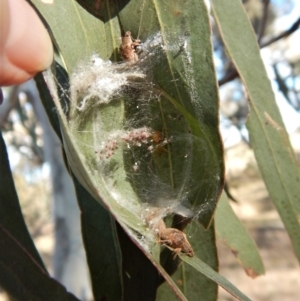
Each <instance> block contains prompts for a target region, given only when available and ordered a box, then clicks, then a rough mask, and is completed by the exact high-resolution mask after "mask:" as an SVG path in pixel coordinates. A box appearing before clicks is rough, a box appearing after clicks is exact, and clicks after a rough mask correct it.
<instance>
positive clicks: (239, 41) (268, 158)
mask: <svg viewBox="0 0 300 301" xmlns="http://www.w3.org/2000/svg"><path fill="white" fill-rule="evenodd" d="M212 9H213V12H214V16H215V18H216V21H217V23H218V26H219V29H220V32H221V35H222V38H223V41H224V43H225V45H226V48H227V50H228V53H229V55H230V56H231V58H232V60H233V62H234V64H235V66H236V68H237V70H238V73H239V74H240V77H241V79H242V81H243V83H244V84H245V87H246V89H247V92H248V96H249V100H250V101H249V103H250V116H249V119H248V121H247V128H248V130H249V133H250V141H251V145H252V147H253V150H254V154H255V157H256V160H257V162H258V166H259V169H260V171H261V173H262V176H263V178H264V182H265V184H266V186H267V189H268V191H269V194H270V196H271V198H272V200H273V202H274V204H275V206H276V208H277V210H278V212H279V214H280V216H281V219H282V221H283V223H284V225H285V227H286V230H287V232H288V234H289V236H290V238H291V240H292V244H293V247H294V250H295V253H296V256H297V258H298V261H300V225H299V221H298V217H299V214H300V202H299V195H300V185H299V184H300V172H299V167H298V163H297V160H296V156H295V154H294V151H293V149H292V147H291V144H290V141H289V137H288V135H287V133H286V130H285V126H284V124H283V121H282V118H281V115H280V113H279V110H278V107H277V105H276V102H275V98H274V94H273V91H272V88H271V84H270V81H269V79H268V77H267V73H266V70H265V67H264V64H263V61H262V59H261V56H260V53H259V48H258V45H257V42H256V36H255V35H254V32H253V29H252V27H251V24H250V22H249V20H248V18H247V16H246V13H245V11H244V9H243V7H242V3H241V1H239V0H234V1H226V2H224V1H220V0H212Z"/></svg>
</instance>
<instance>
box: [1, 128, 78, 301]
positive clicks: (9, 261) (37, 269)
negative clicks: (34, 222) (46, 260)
mask: <svg viewBox="0 0 300 301" xmlns="http://www.w3.org/2000/svg"><path fill="white" fill-rule="evenodd" d="M0 166H1V172H0V178H1V185H0V250H1V252H0V269H1V273H0V285H1V287H3V288H4V289H5V290H7V291H8V292H9V294H11V295H12V296H14V297H16V298H18V299H19V300H33V301H37V300H45V301H46V300H70V301H71V300H74V301H75V300H78V299H77V298H75V297H74V296H73V295H72V294H69V293H67V291H66V289H65V288H64V287H63V286H62V285H61V284H59V283H58V282H56V281H55V280H54V279H52V278H51V277H50V276H49V274H48V272H47V270H46V268H45V266H44V264H43V262H42V260H41V258H40V255H39V253H38V252H37V250H36V248H35V246H34V243H33V241H32V239H31V237H30V235H29V233H28V230H27V227H26V225H25V222H24V219H23V216H22V213H21V208H20V205H19V201H18V196H17V193H16V190H15V187H14V182H13V178H12V175H11V171H10V167H9V162H8V157H7V153H6V147H5V144H4V141H3V138H2V134H1V133H0ZM28 275H30V277H29V276H28Z"/></svg>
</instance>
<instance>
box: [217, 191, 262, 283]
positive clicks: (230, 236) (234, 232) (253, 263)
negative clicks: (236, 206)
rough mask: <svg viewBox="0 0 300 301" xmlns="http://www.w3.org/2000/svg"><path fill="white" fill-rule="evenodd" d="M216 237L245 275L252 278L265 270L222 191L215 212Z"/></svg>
mask: <svg viewBox="0 0 300 301" xmlns="http://www.w3.org/2000/svg"><path fill="white" fill-rule="evenodd" d="M215 223H216V232H217V237H218V239H220V240H221V241H222V242H223V243H225V244H226V245H227V246H228V247H229V248H230V249H231V251H232V252H233V254H234V255H235V256H236V257H237V259H238V261H239V263H240V264H241V265H242V267H243V268H244V269H245V271H246V273H247V275H249V276H250V277H252V278H255V277H256V276H259V275H262V274H264V272H265V269H264V265H263V262H262V259H261V257H260V255H259V253H258V250H257V247H256V245H255V243H254V241H253V239H252V238H251V237H250V235H249V234H248V232H247V231H246V229H245V228H244V227H243V225H242V223H241V222H240V220H239V219H238V218H237V216H236V215H235V213H234V212H233V210H232V208H231V207H230V205H229V203H228V200H227V197H226V195H225V194H224V193H223V194H222V196H221V199H220V201H219V203H218V206H217V210H216V214H215Z"/></svg>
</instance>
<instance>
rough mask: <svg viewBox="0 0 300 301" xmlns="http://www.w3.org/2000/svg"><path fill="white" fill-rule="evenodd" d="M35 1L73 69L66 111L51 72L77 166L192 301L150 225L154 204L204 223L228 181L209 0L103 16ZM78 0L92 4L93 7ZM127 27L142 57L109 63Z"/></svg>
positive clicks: (120, 9) (108, 5)
mask: <svg viewBox="0 0 300 301" xmlns="http://www.w3.org/2000/svg"><path fill="white" fill-rule="evenodd" d="M32 2H33V3H34V4H35V5H36V7H37V8H38V10H39V11H40V12H41V13H42V15H43V17H44V18H45V20H46V22H47V23H48V25H49V27H50V28H51V31H52V34H53V36H54V39H55V44H56V45H57V46H58V49H59V55H60V57H61V61H62V62H63V65H64V67H65V69H66V71H67V72H68V73H69V76H70V81H71V82H70V84H71V99H70V103H71V107H70V114H69V116H68V118H66V117H65V116H64V112H63V109H62V108H61V104H60V99H59V97H58V95H57V94H56V83H55V80H57V79H55V78H53V75H52V74H51V73H49V72H47V73H45V78H46V80H47V84H48V86H49V87H50V90H51V93H52V96H53V97H54V101H55V103H56V106H57V112H58V115H59V118H60V123H61V133H62V137H63V144H64V149H65V152H66V156H67V159H68V163H69V165H70V167H71V169H72V171H73V173H74V174H75V176H76V178H77V179H78V180H79V182H80V183H81V185H82V186H83V187H84V188H85V189H86V190H87V191H88V192H89V193H90V194H91V196H92V197H93V198H95V199H96V200H97V201H98V202H99V203H100V204H101V205H102V206H103V207H104V208H105V209H106V210H107V211H109V212H110V213H111V214H112V216H113V217H114V218H115V219H116V220H117V221H118V222H119V223H120V224H121V226H122V227H123V228H124V230H125V231H126V233H127V234H128V235H129V236H130V237H131V238H132V239H133V240H134V241H135V243H136V244H137V245H138V246H139V247H140V248H141V249H142V250H143V252H144V253H145V254H146V256H147V257H148V258H149V259H150V260H151V262H152V263H153V264H154V265H155V266H156V267H157V268H158V269H159V271H160V272H161V273H162V274H163V275H164V277H165V278H166V280H167V281H168V283H169V284H170V285H171V286H172V288H173V289H174V290H175V291H176V293H177V295H178V296H180V298H181V299H182V300H185V297H184V296H183V294H182V293H181V292H180V290H179V289H178V288H177V287H176V285H175V284H174V282H173V281H172V279H171V278H170V277H169V276H168V275H167V274H166V273H165V271H164V270H163V268H162V267H161V266H160V265H159V252H157V249H158V248H157V247H158V246H157V243H156V237H155V236H156V235H155V231H151V230H149V229H148V226H149V225H151V222H152V221H151V219H152V218H153V217H154V216H152V215H151V214H153V212H155V211H151V210H152V208H154V209H155V210H157V211H156V213H155V214H154V215H155V218H163V217H164V216H165V215H172V214H173V213H178V214H181V215H184V216H188V217H197V218H198V220H199V221H200V222H201V223H202V224H203V225H204V226H205V227H206V228H207V227H208V226H209V225H210V223H211V221H212V217H213V213H214V210H215V207H216V204H217V200H218V198H219V195H220V193H221V190H222V187H223V182H224V164H223V148H222V143H221V139H220V134H219V130H218V93H217V85H216V78H215V71H214V66H213V61H212V47H211V41H210V25H209V18H208V13H207V9H206V6H205V4H204V1H196V0H194V1H192V2H191V3H190V5H188V6H187V5H186V4H185V3H183V2H182V1H178V0H177V1H175V2H173V3H172V5H169V4H168V3H167V2H156V1H136V0H133V1H129V2H128V3H127V5H124V2H123V1H114V2H113V1H112V2H105V3H102V4H100V8H99V9H100V11H101V10H102V9H103V10H102V12H103V14H102V16H100V14H99V15H98V14H97V13H95V14H93V15H90V14H88V13H87V11H85V10H84V9H83V8H82V7H81V6H80V5H78V4H77V3H76V2H75V1H71V0H67V1H64V2H63V3H62V2H53V3H52V4H45V3H43V2H40V1H35V0H34V1H32ZM80 3H81V4H82V5H83V6H84V7H85V8H86V7H87V6H85V4H87V5H89V8H90V9H91V10H93V8H91V6H92V5H96V3H95V2H91V1H80ZM104 8H105V9H106V12H107V13H106V14H105V13H104ZM99 9H98V10H97V9H96V7H95V11H96V12H97V11H99ZM116 9H117V12H116ZM89 11H90V10H89ZM94 16H97V17H98V18H99V19H97V18H95V17H94ZM195 19H197V22H195ZM62 28H63V29H64V30H62ZM127 30H130V31H131V32H132V36H133V37H134V38H137V37H138V38H140V39H141V40H142V42H143V43H142V44H141V45H140V48H141V49H139V51H140V54H139V56H140V59H139V61H138V62H137V64H136V65H135V66H128V65H125V64H116V63H114V62H113V63H110V62H108V61H107V59H108V58H110V59H111V60H112V61H116V60H118V57H119V56H118V47H119V45H120V42H121V40H120V36H121V32H124V31H127ZM157 208H158V209H157ZM148 212H150V215H149V214H148ZM147 214H148V215H147ZM147 224H148V226H147ZM199 226H200V225H199Z"/></svg>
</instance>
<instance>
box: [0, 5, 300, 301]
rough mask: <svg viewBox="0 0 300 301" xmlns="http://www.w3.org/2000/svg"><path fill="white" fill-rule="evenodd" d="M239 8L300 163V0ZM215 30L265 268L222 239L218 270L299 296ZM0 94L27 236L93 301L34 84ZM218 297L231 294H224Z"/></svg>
mask: <svg viewBox="0 0 300 301" xmlns="http://www.w3.org/2000/svg"><path fill="white" fill-rule="evenodd" d="M243 3H244V6H245V9H246V11H247V13H248V16H249V18H250V20H251V22H252V24H253V28H254V31H255V33H256V35H257V40H258V43H259V45H260V47H261V55H262V58H263V61H264V63H265V66H266V70H267V73H268V76H269V78H270V80H271V83H272V87H273V90H274V94H275V97H276V101H277V104H278V106H279V108H280V112H281V114H282V117H283V120H284V122H285V125H286V128H287V131H288V133H289V135H290V139H291V142H292V145H293V147H294V150H295V152H296V154H297V156H298V159H299V161H300V46H299V45H300V42H299V41H300V31H299V30H298V29H299V24H300V1H297V0H285V1H283V0H247V1H246V0H245V1H243ZM212 24H213V25H212V27H213V45H214V55H215V65H216V70H217V76H218V81H219V86H220V99H221V104H220V130H221V133H222V137H223V141H224V146H225V159H226V181H227V182H226V187H227V191H228V193H229V196H230V198H231V200H232V202H231V204H232V207H233V209H234V210H235V212H236V214H237V215H238V217H239V218H240V219H241V220H242V222H243V224H244V225H245V227H246V228H247V229H248V231H249V232H250V234H251V236H252V237H253V238H254V240H255V241H256V243H257V246H258V248H259V252H260V254H261V256H262V258H263V262H264V264H265V267H266V275H265V276H260V277H258V278H256V279H255V280H253V279H251V278H249V277H248V276H247V275H246V274H245V272H244V270H243V269H242V268H241V267H240V266H239V265H238V263H237V261H236V259H235V257H234V255H233V254H232V253H231V251H230V250H229V249H228V248H227V247H226V246H224V245H222V243H221V242H218V250H219V258H220V273H221V274H222V275H224V276H225V277H226V278H227V279H228V280H230V281H231V282H232V283H233V284H234V285H236V286H237V287H238V288H239V289H240V290H241V291H242V292H244V293H245V294H246V295H247V296H249V297H250V298H251V299H253V300H257V301H267V300H268V301H269V300H272V301H277V300H278V301H279V300H280V301H290V300H291V301H293V300H300V289H299V288H300V277H299V276H300V275H299V264H298V262H297V260H296V257H295V256H294V254H293V250H292V246H291V243H290V240H289V238H288V236H287V234H286V232H285V229H284V227H283V224H282V222H281V220H280V218H279V216H278V214H277V212H276V210H275V208H274V206H273V204H272V201H271V199H270V197H269V195H268V192H267V190H266V188H265V185H264V183H263V181H262V178H261V175H260V173H259V170H258V168H257V164H256V161H255V158H254V155H253V151H252V150H251V144H250V142H249V140H248V132H247V129H246V127H245V122H246V119H247V115H248V104H247V95H246V92H245V89H244V87H243V85H242V83H241V81H240V79H239V77H238V74H237V72H236V71H235V68H234V66H233V64H232V63H231V61H230V59H229V58H228V56H227V54H226V49H225V48H224V45H223V43H222V41H221V39H220V35H219V32H218V30H217V27H216V26H215V24H214V21H213V19H212ZM3 92H4V102H3V104H2V105H1V106H0V127H1V131H2V132H3V135H4V138H5V141H6V144H7V148H8V153H9V157H10V164H11V169H12V172H13V176H14V180H15V185H16V189H17V191H18V195H19V199H20V203H21V206H22V211H23V214H24V217H25V220H26V223H27V226H28V228H29V231H30V233H31V235H32V237H33V238H34V241H35V244H36V246H37V248H38V250H39V252H40V254H41V255H42V257H43V260H44V262H45V264H46V266H47V267H48V270H49V271H50V273H51V275H53V276H54V277H55V278H56V279H58V280H59V281H60V282H62V283H63V284H64V285H65V286H66V287H67V288H68V290H69V291H71V292H73V293H74V294H75V295H76V296H77V297H78V298H80V299H81V300H92V294H91V289H90V284H89V278H88V270H87V267H86V259H85V253H84V249H83V247H82V241H81V235H80V212H79V209H78V206H77V203H76V197H75V192H74V188H73V184H72V181H71V180H70V178H69V175H68V172H67V171H66V169H65V167H64V160H63V157H62V153H61V148H60V142H59V140H58V138H57V137H56V135H55V133H54V132H53V130H52V128H51V125H50V123H49V121H48V118H47V116H46V115H45V112H44V109H43V107H42V105H41V102H40V100H39V95H38V92H37V90H36V87H35V83H34V81H29V82H27V83H24V84H22V85H20V86H16V87H8V88H4V90H3ZM5 300H9V299H8V297H7V296H6V295H5V293H4V292H3V291H1V289H0V301H5ZM219 300H222V301H223V300H224V301H225V300H234V298H233V297H231V296H230V295H229V294H227V293H226V292H225V291H223V290H222V289H221V288H220V293H219Z"/></svg>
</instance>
